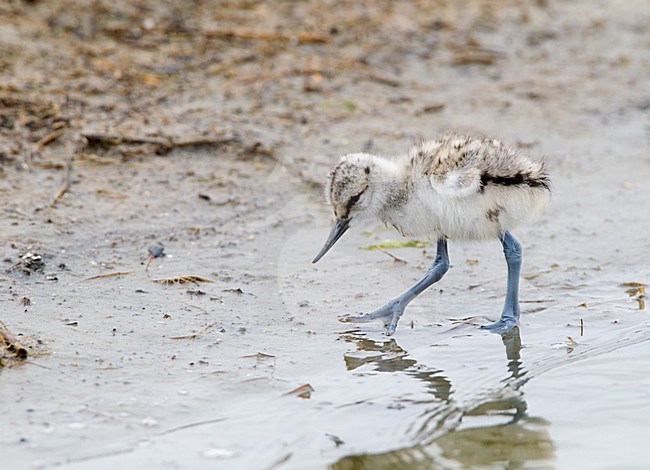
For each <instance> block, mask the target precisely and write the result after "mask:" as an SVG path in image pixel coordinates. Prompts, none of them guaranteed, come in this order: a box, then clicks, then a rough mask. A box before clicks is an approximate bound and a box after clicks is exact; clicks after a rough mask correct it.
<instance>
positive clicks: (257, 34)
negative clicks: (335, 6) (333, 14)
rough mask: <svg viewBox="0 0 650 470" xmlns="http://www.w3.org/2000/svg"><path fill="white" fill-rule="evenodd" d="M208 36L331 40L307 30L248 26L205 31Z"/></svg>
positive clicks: (302, 41) (269, 39) (279, 39)
mask: <svg viewBox="0 0 650 470" xmlns="http://www.w3.org/2000/svg"><path fill="white" fill-rule="evenodd" d="M204 34H205V36H206V37H208V38H234V39H250V40H258V41H294V40H295V41H298V42H300V43H303V44H304V43H316V44H325V43H328V42H329V38H328V37H327V36H323V35H320V34H314V33H310V32H307V31H291V32H285V31H259V30H256V29H248V28H223V29H209V30H206V31H204Z"/></svg>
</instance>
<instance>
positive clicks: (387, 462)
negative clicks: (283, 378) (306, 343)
mask: <svg viewBox="0 0 650 470" xmlns="http://www.w3.org/2000/svg"><path fill="white" fill-rule="evenodd" d="M342 338H343V339H344V340H345V341H348V342H354V343H356V345H357V351H356V352H351V353H348V354H346V355H345V357H344V359H345V364H346V366H347V368H348V370H354V369H356V368H358V367H360V366H362V365H365V364H369V365H370V364H372V365H374V369H375V370H376V371H381V372H398V373H404V374H407V375H409V376H411V377H414V378H416V379H418V380H421V381H423V382H425V383H426V385H427V389H428V391H429V392H430V393H432V394H433V395H434V397H435V401H434V402H433V404H432V406H431V405H427V409H426V410H425V411H424V412H423V414H422V415H421V419H419V420H418V422H416V423H413V424H412V426H411V430H412V434H413V436H414V437H413V439H412V440H413V442H414V444H413V445H412V446H409V447H405V448H402V449H398V450H394V451H390V452H385V453H380V454H359V455H350V456H346V457H343V458H342V459H340V460H339V461H337V462H336V463H334V464H333V465H332V466H331V468H332V469H335V470H352V469H367V468H372V469H383V468H386V469H388V468H407V469H420V468H422V469H425V468H426V469H430V468H437V467H459V466H460V467H469V466H490V465H497V466H498V467H499V468H501V467H503V468H511V467H513V468H516V467H519V466H522V465H525V464H526V463H527V462H531V463H535V464H538V465H539V464H546V463H547V464H549V465H550V463H551V462H552V460H553V458H554V450H553V443H552V441H551V437H550V435H549V432H548V426H549V423H548V422H547V421H546V420H544V419H541V418H535V417H531V416H528V414H527V412H526V411H527V404H526V401H525V400H524V394H523V390H522V387H523V385H524V384H525V383H526V381H527V378H526V370H525V368H524V367H523V364H522V361H521V336H520V333H519V328H518V327H515V328H513V329H511V330H510V331H509V332H507V333H505V334H503V335H501V338H502V341H503V345H504V346H505V352H506V358H507V370H508V372H509V375H508V377H507V378H505V379H504V380H502V381H501V382H500V383H499V385H498V387H496V388H494V389H492V390H487V391H485V390H484V391H479V392H478V395H477V396H476V397H475V398H474V399H473V400H471V402H470V403H465V404H459V403H456V402H455V401H454V399H453V398H452V394H453V387H452V383H451V382H450V380H449V379H448V378H447V377H446V376H445V375H444V372H443V371H442V370H438V369H432V368H427V367H426V366H424V365H422V364H418V363H417V361H416V360H415V359H413V358H411V357H409V355H408V352H407V351H405V350H404V349H402V348H401V347H400V346H399V345H398V344H397V342H396V341H395V340H394V339H390V340H388V341H382V342H376V341H372V340H370V339H368V338H365V337H363V336H362V335H359V334H355V333H348V334H344V335H342Z"/></svg>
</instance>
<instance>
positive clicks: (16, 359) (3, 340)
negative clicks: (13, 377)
mask: <svg viewBox="0 0 650 470" xmlns="http://www.w3.org/2000/svg"><path fill="white" fill-rule="evenodd" d="M25 359H27V347H26V346H25V345H23V344H22V343H21V342H19V341H18V340H17V339H16V338H15V337H14V335H12V334H11V333H10V332H9V330H8V329H7V326H6V325H5V324H4V323H2V322H1V321H0V367H6V366H12V365H15V364H16V363H20V362H23V361H24V360H25Z"/></svg>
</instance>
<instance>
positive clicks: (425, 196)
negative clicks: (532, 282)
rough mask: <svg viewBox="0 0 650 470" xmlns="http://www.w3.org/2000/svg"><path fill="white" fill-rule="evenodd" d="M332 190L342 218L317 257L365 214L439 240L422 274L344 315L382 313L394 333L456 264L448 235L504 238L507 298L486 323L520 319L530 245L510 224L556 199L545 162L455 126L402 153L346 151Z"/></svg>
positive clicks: (499, 325) (502, 328)
mask: <svg viewBox="0 0 650 470" xmlns="http://www.w3.org/2000/svg"><path fill="white" fill-rule="evenodd" d="M325 190H326V197H327V201H328V203H329V204H331V206H332V208H333V209H334V216H335V217H336V222H335V223H334V226H333V227H332V230H331V232H330V234H329V237H328V238H327V241H326V242H325V246H323V248H322V249H321V251H320V253H318V255H317V256H316V258H315V259H314V261H313V262H314V263H315V262H317V261H318V260H319V259H321V257H322V256H323V255H324V254H325V253H327V251H328V250H329V249H330V248H331V247H332V245H334V243H336V241H337V240H338V239H339V238H341V236H342V235H343V234H344V233H345V232H346V230H348V228H349V227H350V225H351V224H356V223H358V222H360V221H363V220H377V219H378V220H380V221H382V222H384V223H385V224H386V225H389V226H392V227H394V228H395V229H396V230H397V231H398V232H399V233H400V234H402V235H403V236H410V237H427V238H429V239H431V240H435V241H436V243H437V253H436V258H435V261H434V262H433V264H432V265H431V266H430V267H429V269H428V270H427V271H426V273H425V275H424V277H423V278H422V279H420V280H419V281H418V282H417V283H415V284H414V285H413V286H412V287H410V288H409V289H407V290H406V291H405V292H403V293H402V294H400V295H398V296H397V297H395V298H393V299H391V300H390V301H389V302H388V303H386V304H385V305H383V306H381V307H379V308H378V309H376V310H375V311H373V312H370V313H366V314H363V315H356V316H346V317H343V318H341V320H342V321H349V322H366V321H370V320H374V319H380V320H383V322H384V324H385V325H386V333H387V334H388V335H392V334H393V333H394V332H395V328H396V327H397V322H398V321H399V319H400V317H401V316H402V314H403V313H404V309H405V308H406V306H407V305H408V304H409V303H410V302H411V301H412V300H413V299H414V298H415V297H417V296H418V295H419V294H421V293H422V292H423V291H424V290H425V289H427V288H428V287H429V286H431V285H432V284H433V283H435V282H437V281H439V280H440V279H441V278H442V276H444V274H445V273H446V272H447V270H448V269H449V256H448V254H447V241H448V240H452V241H453V240H460V241H462V240H467V241H476V240H486V239H490V238H498V239H499V240H500V241H501V243H502V245H503V252H504V254H505V258H506V263H507V265H508V284H507V292H506V299H505V305H504V307H503V311H502V313H501V317H500V319H499V320H498V321H496V322H495V323H492V324H489V325H484V326H482V327H481V328H485V329H488V330H493V331H495V332H499V333H503V332H506V331H508V330H510V329H511V328H512V327H513V326H515V325H517V324H518V321H519V298H518V296H519V272H520V269H521V251H522V250H521V245H520V244H519V242H518V241H517V240H516V239H515V237H513V236H512V234H511V233H510V230H512V229H513V228H515V227H516V226H518V225H520V224H523V223H529V222H532V221H533V220H535V219H536V218H537V217H538V216H539V214H540V213H541V212H542V210H543V209H544V207H545V206H546V204H547V203H548V201H549V197H550V180H549V177H548V175H547V173H546V171H545V169H544V164H543V163H542V162H539V161H536V160H534V159H532V158H530V157H528V156H527V155H524V154H523V153H521V152H520V151H519V150H516V149H515V148H513V147H509V146H507V145H505V144H503V143H501V142H500V141H498V140H494V139H489V138H482V137H469V136H464V135H456V134H448V135H442V136H440V137H439V138H437V139H435V140H429V141H422V142H420V143H418V144H416V145H414V146H413V147H412V148H411V149H410V150H409V152H408V153H407V154H406V155H402V156H397V157H392V158H384V157H379V156H376V155H369V154H367V153H353V154H349V155H345V156H344V157H342V158H341V161H340V163H339V164H338V165H336V166H335V167H334V168H333V169H332V171H331V173H330V176H329V179H328V181H327V186H326V188H325Z"/></svg>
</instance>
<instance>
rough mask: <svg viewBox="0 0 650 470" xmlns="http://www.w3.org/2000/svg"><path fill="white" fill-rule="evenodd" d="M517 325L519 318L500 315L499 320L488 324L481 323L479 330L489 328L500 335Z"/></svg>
mask: <svg viewBox="0 0 650 470" xmlns="http://www.w3.org/2000/svg"><path fill="white" fill-rule="evenodd" d="M518 325H519V320H518V319H516V318H513V317H501V318H499V320H497V321H495V322H494V323H490V324H488V325H482V326H481V327H480V328H481V330H489V331H491V332H492V333H498V334H500V335H502V334H504V333H507V332H509V331H510V330H511V329H512V328H513V327H515V326H518Z"/></svg>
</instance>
